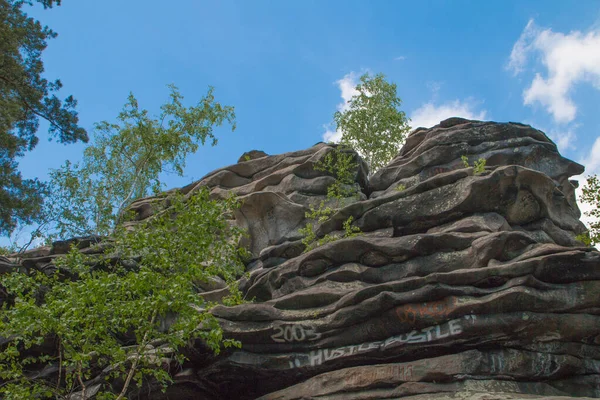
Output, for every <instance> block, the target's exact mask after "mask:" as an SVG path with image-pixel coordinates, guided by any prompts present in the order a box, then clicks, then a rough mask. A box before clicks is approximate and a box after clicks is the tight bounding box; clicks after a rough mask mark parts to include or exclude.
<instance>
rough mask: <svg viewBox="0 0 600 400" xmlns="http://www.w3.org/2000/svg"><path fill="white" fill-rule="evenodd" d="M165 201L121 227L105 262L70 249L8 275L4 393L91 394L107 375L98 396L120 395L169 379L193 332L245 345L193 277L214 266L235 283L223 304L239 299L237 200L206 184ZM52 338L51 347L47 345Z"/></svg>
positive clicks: (0, 321)
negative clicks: (37, 267)
mask: <svg viewBox="0 0 600 400" xmlns="http://www.w3.org/2000/svg"><path fill="white" fill-rule="evenodd" d="M169 202H170V203H171V206H170V208H169V209H167V210H166V211H163V212H159V213H157V214H156V215H155V216H154V217H152V218H149V219H148V220H146V221H145V222H143V223H140V224H139V226H137V227H136V228H135V229H133V230H124V229H120V230H118V232H117V233H116V234H115V236H114V242H113V248H112V254H110V255H109V257H107V258H106V259H105V261H106V262H99V260H98V259H91V258H90V257H89V256H85V255H84V254H82V253H80V252H79V251H78V250H76V249H73V250H72V251H71V252H70V253H69V254H68V255H67V256H66V257H64V258H62V259H59V260H58V261H57V263H56V264H57V266H58V269H55V270H54V271H48V270H47V269H46V270H44V271H34V272H33V273H31V274H29V275H26V274H23V273H13V274H11V275H8V276H7V277H5V278H3V284H4V286H5V287H6V290H7V291H8V292H9V293H10V295H11V296H12V297H13V298H14V302H13V304H12V305H9V304H7V303H5V304H3V306H2V309H1V318H0V336H1V337H3V338H7V343H6V344H5V345H4V347H3V351H2V352H1V353H0V378H1V379H2V380H4V384H3V385H2V386H1V387H0V394H2V395H3V396H4V397H3V398H6V399H24V398H27V399H30V398H31V399H33V398H65V396H67V395H68V394H70V393H74V392H80V394H81V395H83V398H86V397H85V395H86V394H90V395H91V394H92V391H96V390H98V388H99V387H100V386H99V384H104V385H103V386H102V389H101V393H100V395H99V397H97V398H104V399H113V398H118V399H122V398H125V396H126V395H127V393H128V391H129V390H130V389H131V388H132V386H133V385H137V387H140V385H141V384H142V381H143V379H145V378H153V379H154V380H156V381H158V382H159V383H161V384H163V385H167V384H168V383H169V382H170V375H169V373H168V368H169V366H170V365H171V366H172V365H173V363H174V362H178V363H181V362H182V361H183V358H182V356H181V355H180V352H179V351H178V349H180V348H181V347H182V346H185V345H186V344H187V343H188V340H189V339H191V338H202V339H203V340H204V342H205V343H206V344H207V345H208V346H209V347H210V348H211V349H212V350H213V351H214V352H215V353H218V352H219V350H220V348H221V346H226V347H227V346H231V345H239V343H237V342H234V341H231V340H224V339H223V337H222V330H221V328H220V326H219V324H218V322H217V321H216V319H215V318H214V317H213V316H212V314H210V313H209V312H208V310H209V309H210V307H211V306H212V305H211V304H210V303H207V302H205V301H203V299H202V297H201V296H199V295H198V291H197V286H196V285H197V284H198V283H200V282H202V281H206V280H208V279H209V278H210V277H211V276H215V275H218V276H221V277H223V278H224V279H225V280H226V281H227V282H229V284H230V290H231V295H230V296H229V297H228V298H226V299H225V300H224V302H225V304H227V305H234V304H239V303H240V302H241V301H242V297H241V295H240V293H239V290H237V286H235V281H234V279H235V277H236V276H237V275H239V274H241V272H242V271H243V263H242V262H241V261H240V258H241V257H243V256H244V255H245V251H244V250H240V249H239V248H238V247H237V243H238V242H239V240H240V238H241V236H242V235H243V232H242V231H241V230H240V229H238V228H236V227H235V226H233V225H232V224H230V221H228V219H227V218H228V217H229V218H230V217H231V216H232V213H233V212H234V210H235V209H236V208H237V207H238V203H237V202H236V200H235V199H233V198H229V199H227V200H225V201H216V200H210V198H209V192H208V190H207V189H202V190H200V191H198V192H197V193H196V194H195V195H194V196H192V197H191V198H189V199H185V198H184V197H183V196H182V195H175V196H173V197H171V198H170V199H169ZM115 257H118V259H117V261H118V262H116V263H115ZM110 260H112V262H109V261H110ZM49 339H53V341H51V342H50V343H53V350H52V351H46V352H43V351H41V350H40V349H42V347H40V346H41V345H42V344H44V343H45V344H48V343H49V342H48V340H49ZM40 364H41V365H48V366H54V367H58V373H57V374H54V375H51V376H49V377H46V378H43V377H41V378H36V376H35V375H32V374H31V372H30V369H32V366H37V368H38V369H39V367H40ZM94 376H95V380H94V381H92V382H90V379H91V378H92V377H94ZM108 382H113V384H114V382H120V383H121V384H120V385H118V387H112V388H111V386H110V385H109V384H108ZM92 383H93V384H92ZM82 392H83V393H82Z"/></svg>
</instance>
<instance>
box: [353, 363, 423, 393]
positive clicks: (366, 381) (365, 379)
mask: <svg viewBox="0 0 600 400" xmlns="http://www.w3.org/2000/svg"><path fill="white" fill-rule="evenodd" d="M390 377H394V379H398V378H399V379H400V380H402V381H404V382H410V381H412V380H413V366H412V365H411V364H408V365H398V364H388V365H383V366H380V367H376V368H373V369H371V370H367V371H361V373H359V374H356V373H354V374H350V375H348V376H347V378H346V380H345V382H346V385H348V386H350V387H352V386H367V385H370V384H372V383H373V382H377V381H379V380H386V379H389V378H390Z"/></svg>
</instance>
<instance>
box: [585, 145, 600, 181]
mask: <svg viewBox="0 0 600 400" xmlns="http://www.w3.org/2000/svg"><path fill="white" fill-rule="evenodd" d="M581 164H583V166H585V171H586V173H587V174H588V175H591V174H600V136H599V137H598V138H596V141H595V142H594V144H593V145H592V148H591V149H590V153H589V154H588V156H587V157H586V158H584V159H583V160H582V161H581Z"/></svg>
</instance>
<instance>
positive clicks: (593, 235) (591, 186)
mask: <svg viewBox="0 0 600 400" xmlns="http://www.w3.org/2000/svg"><path fill="white" fill-rule="evenodd" d="M579 200H581V201H582V202H584V203H587V204H589V205H591V206H592V208H591V210H589V211H586V212H585V215H586V216H588V217H590V218H592V219H593V220H592V221H591V222H590V223H589V225H590V229H589V231H588V232H587V233H586V234H585V235H581V236H580V237H579V239H580V240H581V241H583V242H584V243H585V244H586V245H588V246H589V245H593V244H598V243H600V179H598V175H591V176H589V177H588V178H587V182H586V184H585V186H584V187H583V189H582V191H581V197H580V198H579Z"/></svg>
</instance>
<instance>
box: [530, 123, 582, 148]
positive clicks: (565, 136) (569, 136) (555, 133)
mask: <svg viewBox="0 0 600 400" xmlns="http://www.w3.org/2000/svg"><path fill="white" fill-rule="evenodd" d="M523 123H524V124H528V125H531V126H533V127H534V128H536V129H539V130H541V131H542V132H545V133H546V134H547V135H548V137H549V138H550V139H552V141H553V142H554V143H556V147H558V151H559V152H560V153H565V152H566V151H567V150H575V149H576V148H577V146H576V145H575V142H576V141H577V134H576V133H575V130H576V129H577V128H578V127H579V126H580V125H579V124H572V125H570V126H569V127H561V126H558V125H553V126H552V127H551V128H549V129H546V128H544V127H543V126H542V125H541V124H538V123H535V122H532V121H523Z"/></svg>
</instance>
